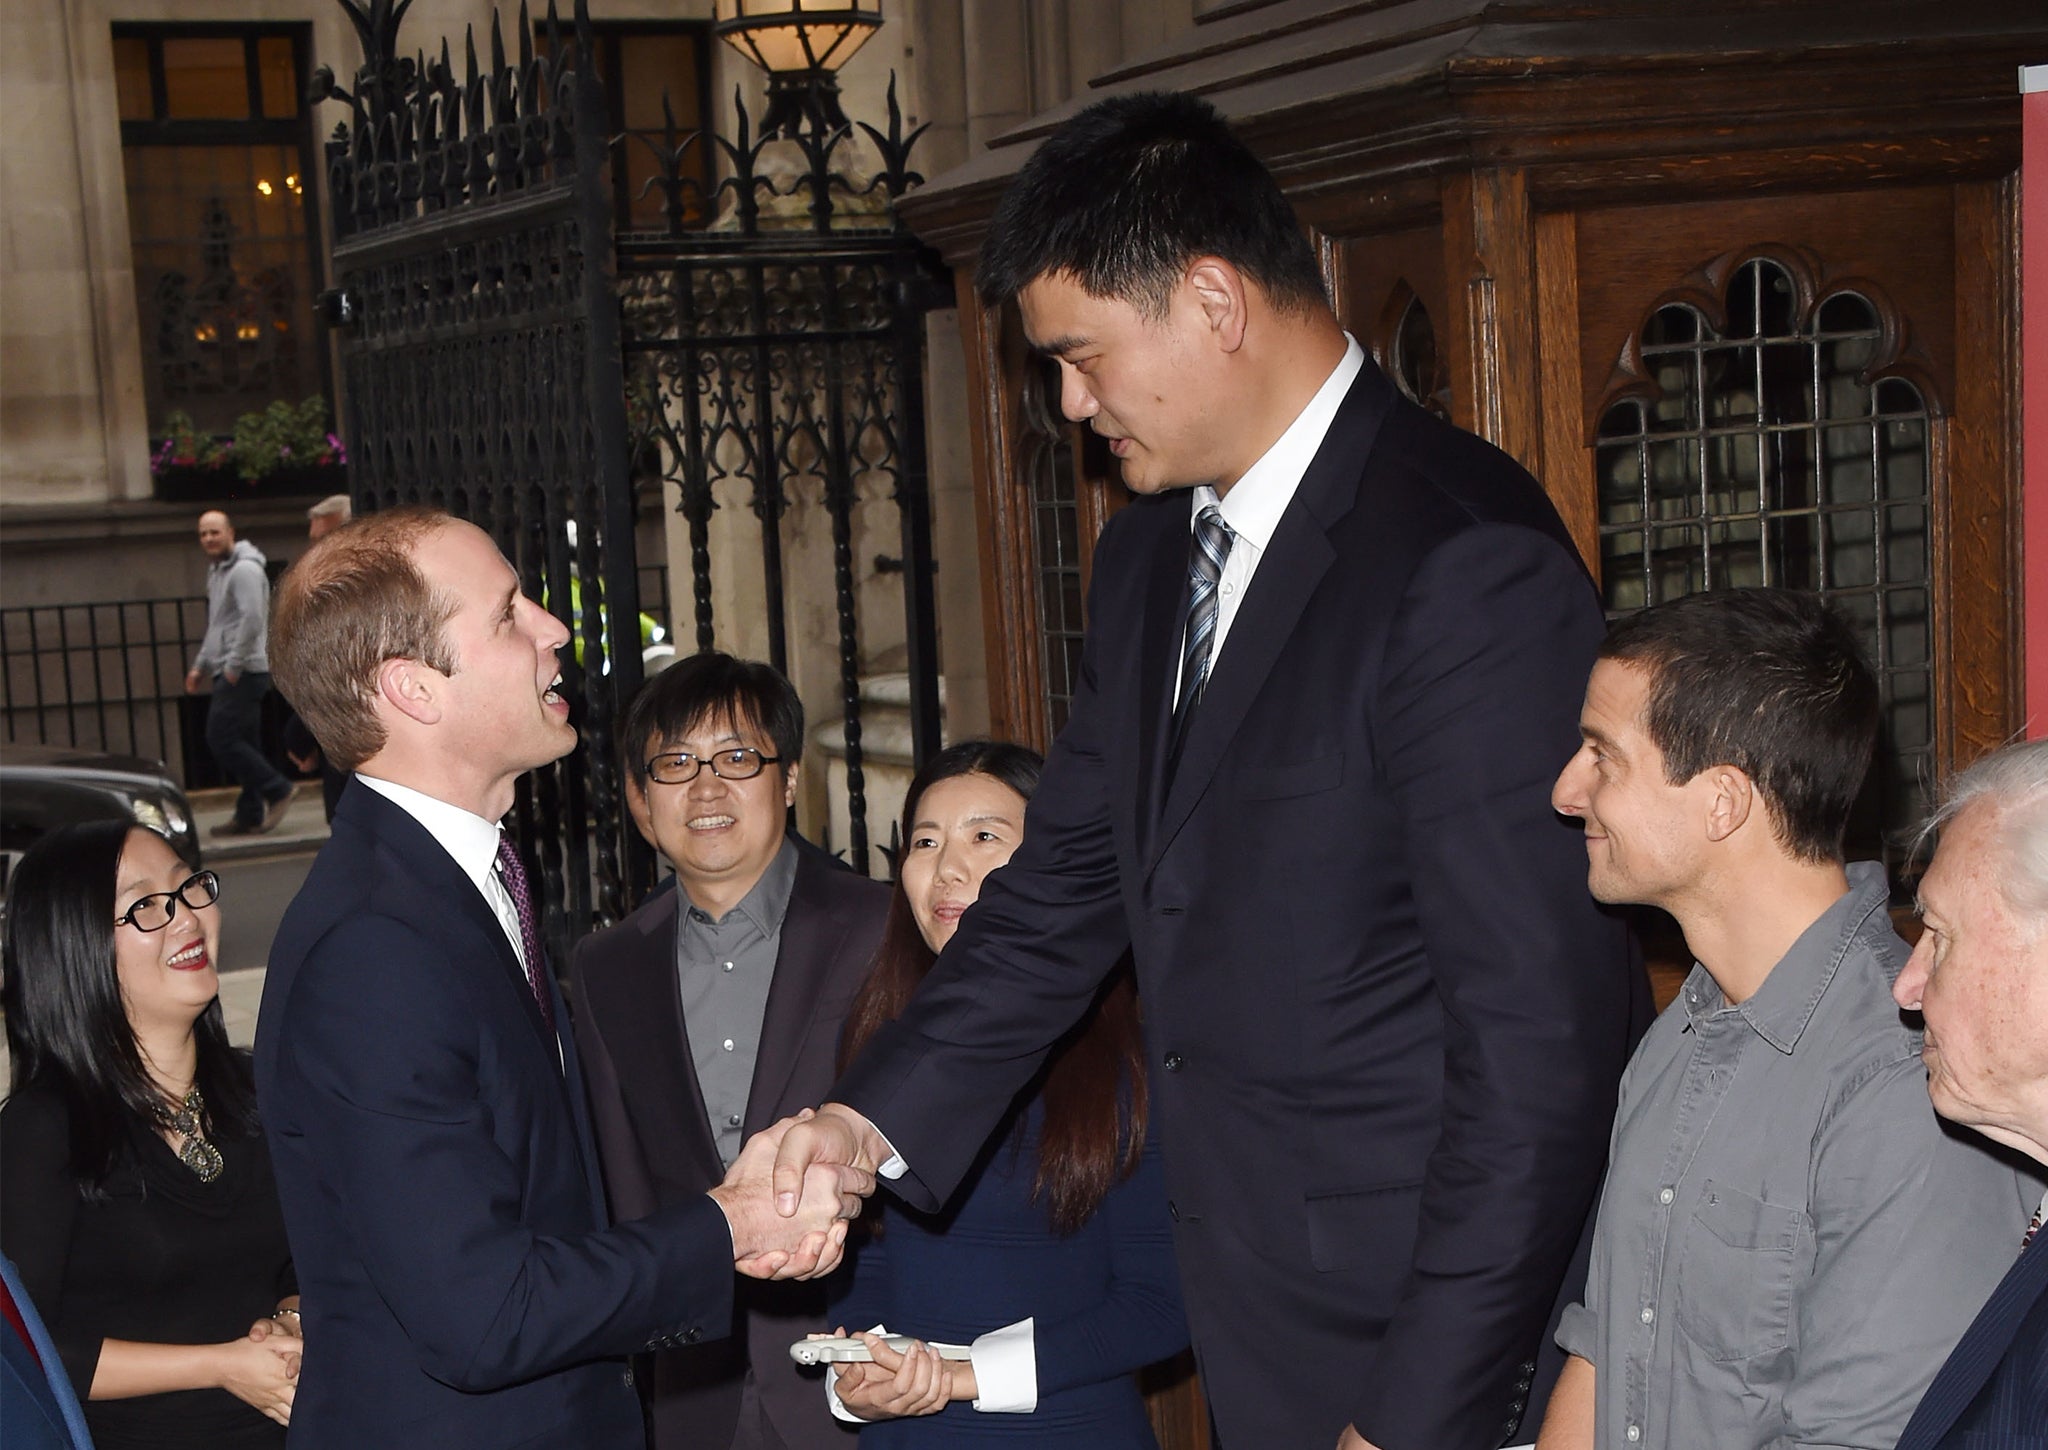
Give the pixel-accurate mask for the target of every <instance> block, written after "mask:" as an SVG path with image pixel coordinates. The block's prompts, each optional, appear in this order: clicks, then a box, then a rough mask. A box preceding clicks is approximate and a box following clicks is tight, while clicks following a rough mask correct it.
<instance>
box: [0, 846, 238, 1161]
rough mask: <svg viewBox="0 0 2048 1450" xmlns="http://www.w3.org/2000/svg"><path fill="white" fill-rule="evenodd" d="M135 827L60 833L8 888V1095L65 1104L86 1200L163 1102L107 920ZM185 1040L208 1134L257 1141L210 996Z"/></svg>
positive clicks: (26, 861)
mask: <svg viewBox="0 0 2048 1450" xmlns="http://www.w3.org/2000/svg"><path fill="white" fill-rule="evenodd" d="M143 831H144V828H143V827H141V826H137V825H134V824H133V823H131V822H128V821H114V820H105V821H84V822H76V823H73V824H71V825H66V826H59V827H58V828H57V829H55V830H53V831H51V832H49V833H48V834H47V835H45V836H43V837H42V838H41V839H39V840H38V841H37V842H36V843H35V844H34V845H33V846H31V847H30V848H29V850H28V852H27V854H26V855H24V856H23V857H22V858H21V862H20V864H19V865H17V866H16V867H15V868H14V874H13V877H12V878H11V880H10V881H9V883H8V892H7V946H6V952H5V966H6V974H7V980H6V985H5V988H4V993H0V1003H4V1006H5V1008H6V1012H7V1051H8V1053H9V1055H10V1056H11V1057H12V1059H13V1070H12V1073H11V1077H10V1082H9V1091H11V1092H15V1093H20V1092H23V1091H26V1090H27V1089H29V1088H34V1087H42V1088H45V1089H47V1090H49V1091H52V1092H54V1093H56V1094H57V1096H58V1097H59V1098H60V1099H61V1100H62V1102H63V1104H64V1107H65V1111H66V1113H67V1115H68V1117H69V1119H70V1130H71V1164H70V1167H71V1174H72V1176H73V1178H75V1179H76V1180H77V1182H78V1187H79V1190H80V1192H81V1193H83V1194H85V1195H86V1196H87V1197H97V1196H99V1194H100V1193H101V1192H102V1190H103V1189H104V1188H105V1186H106V1181H107V1176H108V1174H109V1173H111V1172H112V1171H113V1168H114V1165H115V1162H116V1160H117V1159H118V1158H119V1157H120V1155H121V1152H122V1148H123V1146H124V1144H125V1143H126V1142H127V1141H128V1138H129V1134H130V1133H131V1132H132V1131H133V1130H134V1129H135V1128H136V1127H137V1126H138V1125H143V1126H146V1127H147V1128H148V1129H149V1130H150V1131H154V1130H155V1124H156V1121H157V1119H156V1115H155V1114H156V1109H157V1108H158V1107H159V1106H160V1105H162V1104H163V1103H164V1097H163V1093H162V1092H161V1091H160V1090H159V1089H158V1087H157V1086H156V1083H155V1082H154V1081H153V1080H152V1079H151V1077H150V1075H149V1069H148V1068H147V1067H145V1066H144V1065H143V1061H142V1052H141V1049H140V1048H138V1047H137V1046H136V1042H135V1029H134V1028H133V1027H132V1026H130V1024H129V1021H128V1012H127V1009H126V1008H125V1007H124V1006H123V1005H122V1003H121V980H120V975H119V973H118V971H117V970H116V968H115V965H114V933H115V932H116V931H128V930H132V928H129V927H124V926H119V925H117V924H116V922H115V921H114V887H115V878H116V876H117V875H118V874H119V872H120V868H121V853H122V851H123V850H124V849H125V848H126V847H127V844H128V839H129V837H130V835H132V834H141V833H142V832H143ZM180 909H181V910H182V909H183V908H180ZM192 1033H193V1036H194V1038H195V1039H196V1045H197V1048H198V1075H197V1077H196V1078H195V1079H194V1086H196V1087H197V1088H198V1089H199V1091H200V1095H201V1096H202V1097H204V1098H205V1100H206V1116H207V1131H208V1133H209V1134H210V1135H215V1136H220V1137H227V1138H241V1137H248V1136H250V1135H252V1134H254V1133H255V1132H256V1104H255V1098H254V1096H253V1094H252V1093H251V1091H250V1088H249V1083H248V1077H247V1071H246V1069H245V1068H244V1067H243V1065H242V1064H241V1063H240V1062H239V1061H238V1056H239V1054H237V1053H236V1051H235V1049H234V1048H233V1047H231V1046H230V1045H229V1043H228V1034H227V1027H226V1025H225V1023H224V1022H223V1021H222V1018H221V1009H220V999H219V998H215V999H214V1000H213V1001H212V1002H210V1003H208V1004H207V1007H206V1010H205V1011H204V1012H202V1013H200V1014H199V1018H198V1020H197V1021H195V1022H194V1023H193V1024H192Z"/></svg>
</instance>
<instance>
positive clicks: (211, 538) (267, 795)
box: [185, 509, 296, 836]
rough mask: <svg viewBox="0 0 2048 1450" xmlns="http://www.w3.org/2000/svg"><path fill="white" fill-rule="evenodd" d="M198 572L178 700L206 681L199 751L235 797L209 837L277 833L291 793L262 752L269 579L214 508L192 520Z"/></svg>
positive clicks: (258, 555) (267, 672)
mask: <svg viewBox="0 0 2048 1450" xmlns="http://www.w3.org/2000/svg"><path fill="white" fill-rule="evenodd" d="M199 547H200V549H201V550H203V551H204V552H205V554H206V557H207V558H208V560H210V561H211V562H210V563H208V565H207V566H206V637H205V638H204V639H202V640H201V641H200V642H199V653H198V654H196V655H194V656H193V658H192V668H191V669H190V670H188V671H187V672H186V674H185V693H186V694H188V695H196V694H198V693H199V692H200V690H201V689H202V688H203V687H204V686H205V685H206V682H207V681H208V680H211V681H212V682H213V698H212V699H211V700H209V701H208V702H207V708H206V748H207V749H208V750H210V751H212V752H213V758H214V760H215V761H217V762H218V763H219V765H220V768H221V770H222V772H223V773H224V774H225V775H226V776H227V777H228V779H230V780H232V781H233V782H234V783H235V784H236V785H238V786H240V787H241V788H242V793H241V795H240V796H238V797H237V798H236V800H235V813H234V815H233V817H231V818H230V819H228V820H226V821H223V822H222V823H221V824H219V825H217V826H215V827H214V828H213V834H214V835H216V836H251V835H255V834H257V833H259V832H262V831H271V830H275V829H276V828H277V825H278V823H279V822H280V821H282V820H283V819H284V813H285V811H286V810H288V809H289V808H290V807H291V803H292V795H293V794H294V792H295V790H296V787H295V786H293V785H292V783H291V782H290V781H288V780H286V779H285V778H284V773H283V772H282V771H280V770H279V769H278V768H277V767H276V766H275V765H272V764H271V763H270V757H269V756H267V755H265V754H264V753H263V697H264V696H265V695H267V694H269V693H270V576H269V575H267V574H265V573H264V571H263V555H262V553H261V552H259V551H258V550H257V548H256V546H255V545H254V544H252V543H250V542H249V541H248V540H246V539H237V538H236V537H235V526H234V524H233V523H232V522H231V521H230V520H229V518H228V516H227V515H226V514H224V513H222V512H221V511H220V510H219V509H208V510H207V511H206V512H205V513H203V514H201V515H200V516H199Z"/></svg>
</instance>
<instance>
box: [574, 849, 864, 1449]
mask: <svg viewBox="0 0 2048 1450" xmlns="http://www.w3.org/2000/svg"><path fill="white" fill-rule="evenodd" d="M796 845H797V851H798V855H797V868H796V877H795V880H794V881H793V882H792V884H791V886H790V893H789V908H788V910H787V911H786V912H785V913H784V915H783V919H782V937H781V944H780V947H779V950H778V952H777V955H776V959H775V978H774V982H773V984H772V985H771V986H770V987H769V990H768V1004H767V1010H766V1012H765V1013H764V1015H763V1017H762V1021H761V1046H760V1052H759V1054H758V1055H757V1056H756V1058H755V1062H754V1080H753V1084H752V1087H751V1088H750V1090H749V1091H748V1094H747V1111H746V1117H745V1121H744V1124H743V1127H744V1129H745V1131H746V1133H747V1134H749V1135H751V1134H754V1133H757V1132H759V1131H760V1130H761V1129H763V1128H765V1127H767V1126H768V1125H769V1124H770V1123H773V1122H774V1121H776V1120H777V1119H778V1118H783V1117H787V1116H789V1115H790V1114H791V1113H794V1112H796V1111H797V1109H799V1108H807V1107H816V1106H817V1105H818V1104H819V1103H821V1102H823V1101H824V1100H825V1095H826V1093H827V1091H828V1090H829V1089H830V1088H831V1086H832V1077H833V1072H834V1069H835V1066H836V1063H835V1058H836V1055H837V1053H838V1049H839V1029H840V1024H841V1023H842V1022H843V1021H844V1020H845V1017H846V1011H847V1008H848V1007H849V1006H851V1005H852V1002H853V997H854V994H855V993H856V992H858V991H859V990H860V986H861V983H863V982H864V981H866V980H867V975H868V970H869V968H870V967H871V966H872V965H873V962H874V955H875V947H876V946H877V945H878V944H879V942H880V941H881V936H882V924H883V922H884V920H886V919H887V917H888V914H889V889H888V888H887V887H886V886H883V885H882V884H881V883H880V882H877V881H870V880H868V879H867V878H866V877H864V876H859V875H856V874H855V873H854V872H852V871H849V870H847V869H846V868H845V867H844V866H842V865H840V864H839V863H838V862H837V861H835V860H834V859H833V858H832V857H830V856H828V855H826V854H825V853H824V852H823V851H821V850H819V849H818V848H817V847H816V846H813V845H811V844H810V843H809V842H806V841H803V840H801V839H798V840H797V842H796ZM680 900H681V894H680V893H679V892H677V891H675V890H672V889H671V890H664V891H660V892H658V893H657V894H656V895H654V896H653V897H651V898H650V899H649V900H648V901H647V902H646V903H645V904H643V905H642V906H641V907H640V909H639V910H637V911H635V912H634V913H633V914H632V915H631V916H629V917H627V918H626V919H625V920H624V921H622V922H620V923H619V924H618V925H617V926H615V927H612V928H610V929H609V930H607V931H601V932H598V933H597V934H596V935H594V936H590V937H586V938H585V939H584V940H583V941H582V942H581V943H579V944H578V945H577V948H576V955H575V973H574V976H575V982H576V1004H577V1011H576V1041H577V1045H578V1046H579V1047H580V1048H581V1050H582V1056H583V1068H584V1075H585V1078H586V1080H587V1081H588V1083H589V1087H590V1108H591V1114H592V1117H593V1119H594V1121H595V1123H596V1126H597V1141H598V1149H599V1151H600V1153H601V1154H602V1157H603V1161H604V1176H605V1184H606V1187H607V1188H608V1189H609V1190H610V1193H611V1205H612V1213H613V1215H614V1216H615V1217H616V1218H617V1219H618V1220H619V1221H620V1222H630V1221H631V1220H634V1219H638V1218H642V1217H645V1216H646V1215H648V1214H651V1213H654V1212H656V1211H657V1210H659V1209H661V1208H664V1207H666V1206H669V1205H672V1204H678V1203H686V1202H688V1201H689V1200H690V1199H691V1198H693V1197H696V1196H699V1195H701V1194H702V1193H703V1192H704V1191H705V1190H706V1189H707V1188H710V1187H711V1186H712V1185H714V1184H716V1183H717V1182H718V1181H719V1180H720V1179H722V1178H723V1177H724V1176H725V1170H724V1169H723V1167H722V1166H721V1165H720V1163H719V1158H718V1146H717V1143H716V1140H715V1139H714V1137H713V1135H712V1131H711V1124H710V1119H709V1116H708V1115H707V1113H706V1111H705V1107H704V1096H703V1092H702V1090H701V1089H700V1088H699V1086H698V1083H697V1074H696V1072H695V1071H694V1069H693V1068H692V1066H691V1063H690V1045H689V1035H688V1030H687V1027H686V1025H685V1023H684V1021H683V1009H682V1002H681V998H680V995H679V992H678V984H677V981H676V969H675V938H676V912H677V908H678V905H679V902H680ZM835 1282H836V1281H835V1280H833V1279H826V1280H821V1281H817V1282H812V1283H794V1282H788V1283H762V1282H760V1281H758V1280H753V1279H742V1280H740V1281H739V1284H738V1288H737V1291H736V1293H735V1295H734V1301H733V1309H734V1322H733V1326H732V1330H731V1337H730V1338H727V1339H724V1340H722V1341H720V1342H718V1343H715V1344H714V1343H706V1344H699V1345H692V1346H689V1347H687V1348H683V1349H678V1350H673V1351H669V1352H666V1353H663V1354H660V1355H658V1356H657V1357H656V1360H655V1365H654V1375H653V1383H652V1385H651V1386H650V1387H649V1396H650V1399H651V1401H652V1404H653V1415H654V1446H655V1450H725V1447H727V1446H734V1445H737V1446H739V1447H741V1450H755V1447H759V1446H770V1447H775V1446H778V1445H783V1446H788V1447H790V1450H809V1447H814V1446H817V1447H838V1450H845V1446H846V1445H847V1443H848V1442H847V1436H846V1433H845V1432H844V1431H842V1430H840V1429H838V1427H837V1426H836V1425H835V1424H834V1423H833V1421H832V1417H831V1414H830V1412H829V1411H828V1410H827V1408H826V1405H825V1392H824V1390H823V1388H822V1387H821V1384H820V1377H819V1375H818V1374H817V1373H816V1372H810V1373H800V1372H799V1371H798V1369H797V1367H796V1365H795V1364H794V1363H793V1362H792V1361H791V1360H790V1357H789V1346H790V1345H791V1343H793V1342H794V1341H796V1340H799V1339H801V1338H803V1337H804V1335H805V1334H807V1333H810V1332H812V1331H814V1330H825V1329H830V1328H832V1321H830V1320H829V1319H828V1318H827V1315H828V1313H829V1310H828V1308H827V1297H828V1295H829V1294H830V1292H831V1291H832V1288H833V1287H834V1285H835ZM749 1375H751V1376H753V1378H754V1379H755V1382H756V1385H757V1389H758V1394H759V1399H760V1404H761V1408H762V1410H763V1412H764V1413H765V1415H766V1418H767V1420H768V1426H767V1427H760V1426H754V1427H746V1428H738V1429H737V1430H736V1427H737V1426H738V1417H739V1413H740V1400H741V1394H742V1391H743V1388H744V1386H745V1384H746V1382H747V1379H748V1377H749ZM770 1434H772V1435H773V1436H775V1437H778V1438H768V1436H769V1435H770Z"/></svg>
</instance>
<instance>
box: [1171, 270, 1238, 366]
mask: <svg viewBox="0 0 2048 1450" xmlns="http://www.w3.org/2000/svg"><path fill="white" fill-rule="evenodd" d="M1183 276H1184V279H1185V285H1186V286H1187V287H1188V288H1189V289H1190V290H1191V291H1192V292H1193V293H1194V298H1195V304H1196V305H1197V306H1198V307H1200V308H1201V309H1202V317H1203V319H1204V320H1205V321H1206V322H1207V324H1208V327H1209V332H1210V334H1211V336H1213V337H1214V338H1215V339H1216V342H1217V343H1218V345H1219V346H1221V347H1222V349H1223V351H1225V352H1236V351H1237V350H1238V349H1239V348H1240V347H1242V346H1244V331H1245V325H1246V324H1247V323H1248V322H1249V321H1250V317H1249V315H1248V313H1247V311H1246V301H1247V298H1246V296H1245V281H1244V273H1242V272H1240V271H1238V270H1237V268H1236V267H1234V266H1232V265H1231V264H1230V263H1229V262H1226V261H1224V260H1223V259H1222V258H1221V257H1197V258H1195V260H1194V261H1192V262H1190V263H1189V264H1188V269H1187V271H1186V272H1185V273H1184V274H1183Z"/></svg>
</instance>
